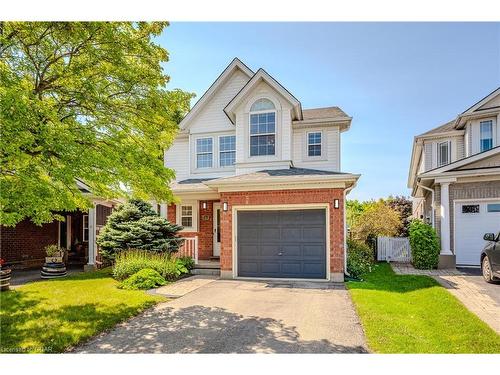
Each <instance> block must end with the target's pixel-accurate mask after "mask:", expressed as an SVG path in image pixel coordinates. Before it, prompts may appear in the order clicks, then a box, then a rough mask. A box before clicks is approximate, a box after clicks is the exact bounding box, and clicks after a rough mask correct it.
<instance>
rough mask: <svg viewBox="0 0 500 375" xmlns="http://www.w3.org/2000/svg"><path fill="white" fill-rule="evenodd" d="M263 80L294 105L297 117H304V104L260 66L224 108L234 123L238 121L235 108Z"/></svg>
mask: <svg viewBox="0 0 500 375" xmlns="http://www.w3.org/2000/svg"><path fill="white" fill-rule="evenodd" d="M261 81H264V82H266V83H267V84H269V85H270V86H271V87H273V88H274V89H275V90H276V91H278V92H279V93H280V94H281V95H282V96H283V97H284V98H285V99H286V100H288V101H289V102H290V104H292V105H293V109H294V112H295V117H296V119H299V120H301V119H302V105H301V104H300V101H299V100H298V99H297V98H296V97H295V96H293V95H292V94H291V93H290V91H288V90H287V89H286V88H285V87H284V86H283V85H281V84H280V83H279V82H278V81H276V80H275V79H274V78H273V77H271V75H270V74H269V73H267V72H266V71H265V70H264V69H262V68H260V69H259V70H258V71H257V73H255V74H254V76H253V77H252V78H251V79H250V81H248V82H247V84H246V85H245V86H243V87H242V89H241V90H240V92H238V94H236V96H235V97H234V98H233V99H231V101H230V102H229V103H228V104H227V106H226V107H225V108H224V112H225V113H226V115H227V116H228V117H229V120H231V122H232V123H233V124H234V123H235V121H236V118H235V114H234V109H235V108H236V107H237V106H238V104H240V103H241V101H242V100H243V98H244V97H245V95H247V94H248V93H249V92H250V91H251V90H252V89H253V88H254V87H255V86H256V85H257V84H259V83H260V82H261Z"/></svg>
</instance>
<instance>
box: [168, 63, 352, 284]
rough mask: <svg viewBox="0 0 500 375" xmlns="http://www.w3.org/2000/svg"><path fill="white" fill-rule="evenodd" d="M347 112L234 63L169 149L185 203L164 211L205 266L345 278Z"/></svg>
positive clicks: (231, 273) (244, 273)
mask: <svg viewBox="0 0 500 375" xmlns="http://www.w3.org/2000/svg"><path fill="white" fill-rule="evenodd" d="M350 125H351V117H349V116H348V115H346V114H345V113H344V112H343V111H342V110H341V109H340V108H338V107H328V108H316V109H302V106H301V103H300V101H299V100H298V99H297V98H295V96H293V95H292V94H291V93H290V92H289V91H288V90H287V89H285V88H284V87H283V86H282V85H281V84H280V83H279V82H277V81H276V80H275V79H274V78H273V77H271V76H270V75H269V74H268V73H267V72H266V71H264V70H263V69H259V70H258V71H257V72H253V71H252V70H250V69H249V68H248V67H247V66H246V65H245V64H243V63H242V62H241V61H240V60H238V59H234V60H233V61H232V62H231V63H230V64H229V66H228V67H227V68H226V69H225V70H224V71H223V72H222V73H221V75H220V76H219V77H218V78H217V79H216V81H215V82H214V83H213V84H212V85H211V86H210V88H209V89H208V90H207V91H206V92H205V94H204V95H203V96H202V97H201V98H200V100H199V101H198V102H197V103H196V104H195V105H194V107H193V108H192V109H191V111H190V112H189V113H188V114H187V115H186V117H185V118H184V119H183V120H182V122H181V123H180V131H179V133H178V135H177V138H176V139H175V141H174V142H173V144H172V146H171V147H170V149H168V150H167V151H166V152H165V166H167V167H169V168H172V169H174V170H175V171H176V181H175V182H173V183H172V184H171V188H172V190H173V192H174V194H175V196H176V197H177V198H178V203H177V204H172V205H170V206H168V207H166V206H165V205H163V206H162V208H161V212H162V214H163V215H165V216H166V217H168V219H169V220H170V221H171V222H176V223H177V224H180V225H182V226H183V227H184V229H183V231H182V235H183V236H184V237H194V238H197V241H196V242H195V244H196V246H197V248H196V258H197V260H209V259H212V260H220V269H221V276H222V277H224V278H236V277H263V278H269V277H273V278H284V279H288V278H301V279H324V280H336V281H340V280H343V275H344V271H345V265H344V262H345V242H344V241H345V233H344V232H345V213H344V201H345V195H346V194H347V193H348V192H349V191H350V190H351V189H352V188H353V187H354V186H355V184H356V181H357V180H358V178H359V175H354V174H349V173H343V172H341V165H340V161H341V149H340V148H341V142H340V138H341V134H342V132H344V131H346V130H348V129H349V127H350Z"/></svg>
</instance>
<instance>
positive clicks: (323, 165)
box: [292, 126, 341, 172]
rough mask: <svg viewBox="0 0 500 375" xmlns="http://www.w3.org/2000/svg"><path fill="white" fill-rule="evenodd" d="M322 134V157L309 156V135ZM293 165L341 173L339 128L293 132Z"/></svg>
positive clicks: (317, 128) (315, 128)
mask: <svg viewBox="0 0 500 375" xmlns="http://www.w3.org/2000/svg"><path fill="white" fill-rule="evenodd" d="M317 132H320V133H321V156H313V157H310V156H309V155H308V134H309V133H317ZM292 146H293V147H292V149H293V155H292V161H293V165H294V166H295V167H297V168H311V169H321V170H327V171H334V172H338V171H340V165H341V163H340V131H339V128H338V127H337V126H328V127H314V128H307V129H294V130H293V143H292Z"/></svg>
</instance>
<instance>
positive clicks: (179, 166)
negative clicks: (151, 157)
mask: <svg viewBox="0 0 500 375" xmlns="http://www.w3.org/2000/svg"><path fill="white" fill-rule="evenodd" d="M189 159H190V158H189V139H188V138H187V137H186V138H181V139H176V140H175V141H174V143H173V144H172V146H170V148H169V149H168V150H166V151H165V167H167V168H170V169H173V170H174V171H175V175H176V179H177V180H183V179H185V178H187V177H188V176H189V169H190V168H189Z"/></svg>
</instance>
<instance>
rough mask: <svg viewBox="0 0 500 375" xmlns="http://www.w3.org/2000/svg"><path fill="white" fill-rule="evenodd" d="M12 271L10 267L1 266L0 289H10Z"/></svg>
mask: <svg viewBox="0 0 500 375" xmlns="http://www.w3.org/2000/svg"><path fill="white" fill-rule="evenodd" d="M11 273H12V270H11V269H10V268H3V269H2V268H0V290H2V291H3V290H9V287H10V276H11Z"/></svg>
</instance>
